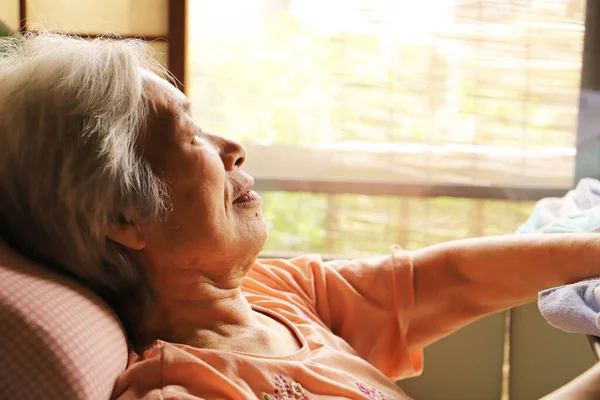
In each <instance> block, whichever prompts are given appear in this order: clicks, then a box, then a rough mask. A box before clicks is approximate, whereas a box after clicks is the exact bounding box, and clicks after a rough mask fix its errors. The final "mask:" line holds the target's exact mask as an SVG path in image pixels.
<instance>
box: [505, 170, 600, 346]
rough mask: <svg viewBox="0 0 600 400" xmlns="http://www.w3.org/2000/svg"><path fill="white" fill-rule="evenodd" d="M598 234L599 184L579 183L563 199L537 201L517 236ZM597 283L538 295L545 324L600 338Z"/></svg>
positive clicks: (575, 285)
mask: <svg viewBox="0 0 600 400" xmlns="http://www.w3.org/2000/svg"><path fill="white" fill-rule="evenodd" d="M575 232H600V182H599V181H597V180H595V179H589V178H588V179H582V180H581V181H580V182H579V184H578V185H577V187H576V188H575V189H574V190H571V191H570V192H569V193H567V194H566V195H565V196H564V197H562V198H560V199H557V198H548V199H542V200H540V201H539V202H538V203H537V204H536V206H535V208H534V210H533V212H532V214H531V216H530V217H529V219H528V220H527V221H526V222H525V223H524V224H523V225H522V226H521V227H520V228H519V229H518V230H517V233H522V234H526V233H575ZM599 284H600V279H591V280H586V281H582V282H577V283H574V284H571V285H565V286H559V287H555V288H552V289H547V290H544V291H542V292H540V293H539V295H538V307H539V310H540V312H541V313H542V316H543V317H544V318H545V319H546V321H548V323H549V324H550V325H552V326H554V327H556V328H558V329H562V330H563V331H566V332H571V333H585V334H588V335H594V336H600V326H599V325H598V317H599V316H600V305H599V304H598V302H597V301H596V299H595V298H594V294H593V292H594V289H595V288H596V287H597V286H598V285H599Z"/></svg>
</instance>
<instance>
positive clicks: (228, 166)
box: [213, 135, 246, 171]
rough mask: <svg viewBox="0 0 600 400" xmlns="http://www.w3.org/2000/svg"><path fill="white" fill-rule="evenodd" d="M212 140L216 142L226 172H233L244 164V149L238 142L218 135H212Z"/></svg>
mask: <svg viewBox="0 0 600 400" xmlns="http://www.w3.org/2000/svg"><path fill="white" fill-rule="evenodd" d="M213 140H214V141H215V142H217V145H218V148H219V156H220V157H221V160H222V161H223V165H224V166H225V170H226V171H234V170H236V169H237V168H240V167H241V166H242V165H243V164H244V162H246V148H245V147H244V146H243V145H242V144H241V143H240V142H237V141H235V140H232V139H227V138H225V137H223V136H220V135H213Z"/></svg>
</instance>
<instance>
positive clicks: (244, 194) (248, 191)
mask: <svg viewBox="0 0 600 400" xmlns="http://www.w3.org/2000/svg"><path fill="white" fill-rule="evenodd" d="M253 187H254V179H252V178H250V180H249V181H248V183H247V184H246V185H245V186H243V187H242V188H241V190H240V191H239V192H237V194H236V196H235V197H234V198H235V200H234V201H233V204H245V203H251V202H253V201H255V200H258V199H259V198H260V197H259V196H258V194H257V193H256V192H254V191H253V190H252V188H253Z"/></svg>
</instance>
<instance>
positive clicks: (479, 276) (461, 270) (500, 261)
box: [407, 233, 600, 349]
mask: <svg viewBox="0 0 600 400" xmlns="http://www.w3.org/2000/svg"><path fill="white" fill-rule="evenodd" d="M412 257H413V263H414V281H415V306H414V311H413V314H412V317H411V325H410V329H409V330H408V337H407V339H408V342H409V346H410V347H411V348H415V349H416V348H422V347H424V346H426V345H428V344H430V343H432V342H434V341H436V340H438V339H440V338H441V337H443V336H446V335H447V334H449V333H451V332H453V331H455V330H457V329H459V328H460V327H462V326H464V325H466V324H468V323H469V322H472V321H473V320H475V319H478V318H480V317H482V316H484V315H487V314H491V313H493V312H497V311H500V310H503V309H507V308H511V307H515V306H518V305H520V304H524V303H527V302H530V301H534V300H535V299H536V297H537V293H538V292H539V291H540V290H543V289H546V288H550V287H554V286H559V285H564V284H567V283H571V282H575V281H579V280H582V279H585V278H590V277H595V276H600V235H599V234H594V233H578V234H539V235H507V236H496V237H489V238H479V239H466V240H459V241H454V242H448V243H444V244H440V245H435V246H431V247H427V248H425V249H423V250H419V251H416V252H414V253H413V254H412Z"/></svg>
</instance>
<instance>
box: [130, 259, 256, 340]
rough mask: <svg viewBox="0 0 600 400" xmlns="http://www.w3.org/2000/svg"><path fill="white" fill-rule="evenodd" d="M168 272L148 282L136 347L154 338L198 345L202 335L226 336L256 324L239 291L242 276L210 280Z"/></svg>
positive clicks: (191, 273) (192, 272)
mask: <svg viewBox="0 0 600 400" xmlns="http://www.w3.org/2000/svg"><path fill="white" fill-rule="evenodd" d="M168 271H169V273H168V274H160V275H158V274H157V275H155V276H150V277H149V279H148V281H149V282H148V283H149V286H150V289H151V292H152V293H153V296H152V300H151V301H150V302H149V303H150V304H149V305H148V307H147V308H146V312H145V313H144V317H143V321H142V323H141V325H140V331H141V333H143V338H140V339H141V343H140V345H142V346H145V345H149V344H151V343H152V342H153V341H154V340H156V339H161V340H165V341H168V342H175V343H184V344H192V343H193V344H195V345H199V344H202V343H199V342H198V340H199V338H201V337H203V335H204V334H211V335H220V336H229V335H230V333H231V332H232V331H233V330H235V329H240V328H241V329H244V328H246V327H249V326H251V325H253V324H255V323H256V321H257V316H256V313H254V312H253V311H252V309H251V307H250V304H249V303H248V302H247V301H246V299H245V297H244V296H243V295H242V292H241V286H242V283H243V279H244V276H245V275H242V276H237V277H233V278H231V277H229V278H222V279H219V280H214V279H210V278H208V277H207V276H206V275H204V274H202V273H200V272H198V271H196V270H192V269H184V270H168ZM200 342H201V341H200Z"/></svg>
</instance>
